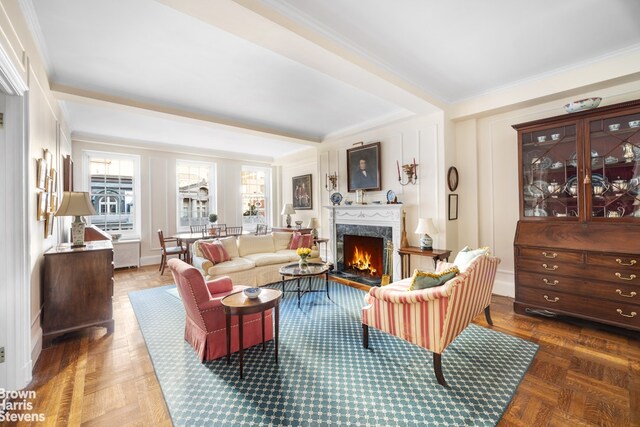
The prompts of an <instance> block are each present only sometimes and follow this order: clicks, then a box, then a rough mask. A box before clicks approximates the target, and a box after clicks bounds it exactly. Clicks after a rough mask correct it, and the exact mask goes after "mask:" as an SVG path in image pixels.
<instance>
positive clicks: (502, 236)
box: [455, 79, 640, 297]
mask: <svg viewBox="0 0 640 427" xmlns="http://www.w3.org/2000/svg"><path fill="white" fill-rule="evenodd" d="M591 96H600V97H602V98H603V101H602V103H601V105H603V106H604V105H610V104H615V103H618V102H623V101H629V100H633V99H638V98H640V79H639V80H637V81H635V82H631V83H625V84H620V85H615V86H610V87H606V88H604V87H603V88H601V89H599V90H597V91H595V92H585V93H582V94H578V95H576V96H571V97H570V98H558V99H556V100H553V101H550V102H544V103H540V104H537V105H533V106H530V107H527V108H520V109H514V110H512V111H508V112H504V113H501V114H495V115H491V116H488V117H483V118H479V119H475V118H474V119H468V120H464V121H460V122H457V123H455V137H456V143H457V153H458V154H457V156H456V159H457V162H456V163H457V165H458V170H459V172H460V188H459V193H460V208H461V212H467V213H469V214H468V215H467V214H464V215H461V216H460V220H459V224H458V225H459V229H458V232H459V238H458V247H461V246H464V245H466V244H469V245H472V246H475V247H477V246H489V247H490V248H491V250H492V251H493V253H494V254H495V255H496V256H498V257H500V258H501V260H502V262H501V264H500V266H499V270H498V275H497V278H496V285H495V287H494V293H496V294H499V295H507V296H511V297H513V296H514V258H513V239H514V236H515V229H516V224H517V222H518V218H519V213H518V197H519V189H518V160H517V159H518V145H517V133H516V131H515V130H514V129H513V128H512V127H511V126H512V125H514V124H517V123H523V122H527V121H531V120H537V119H541V118H546V117H552V116H557V115H562V114H566V113H565V111H564V109H563V105H565V104H566V103H568V102H569V101H572V100H576V99H582V98H587V97H591Z"/></svg>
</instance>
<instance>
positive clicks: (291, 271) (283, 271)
mask: <svg viewBox="0 0 640 427" xmlns="http://www.w3.org/2000/svg"><path fill="white" fill-rule="evenodd" d="M330 269H331V265H329V264H325V263H322V262H310V263H309V264H308V267H306V268H300V266H299V265H298V263H295V264H288V265H285V266H282V267H280V270H279V271H278V272H279V273H280V275H281V276H282V292H297V293H298V308H300V298H301V297H302V295H304V294H305V293H307V292H322V290H321V289H311V278H312V277H314V276H321V275H323V274H324V284H325V286H326V292H327V298H329V300H331V297H330V296H329V270H330ZM285 277H293V278H294V279H295V280H296V281H297V282H298V288H297V289H296V290H294V291H285V290H284V282H285ZM305 277H306V278H308V281H307V288H306V289H302V288H301V287H300V279H303V278H305Z"/></svg>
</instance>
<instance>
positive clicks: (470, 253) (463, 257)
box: [453, 246, 489, 273]
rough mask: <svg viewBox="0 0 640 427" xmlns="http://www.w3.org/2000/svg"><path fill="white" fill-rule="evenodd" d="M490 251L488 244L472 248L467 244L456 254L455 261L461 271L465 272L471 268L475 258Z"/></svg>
mask: <svg viewBox="0 0 640 427" xmlns="http://www.w3.org/2000/svg"><path fill="white" fill-rule="evenodd" d="M488 252H489V247H488V246H484V247H482V248H478V249H471V248H470V247H469V246H465V247H464V248H462V249H461V250H460V252H458V255H456V259H455V260H454V261H453V263H454V264H455V265H457V266H458V268H459V269H460V272H461V273H464V272H465V271H466V270H467V268H469V266H470V265H471V263H472V262H473V260H474V259H476V258H477V257H479V256H480V255H485V254H487V253H488Z"/></svg>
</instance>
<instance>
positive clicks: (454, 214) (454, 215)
mask: <svg viewBox="0 0 640 427" xmlns="http://www.w3.org/2000/svg"><path fill="white" fill-rule="evenodd" d="M456 219H458V195H457V194H449V220H450V221H453V220H456Z"/></svg>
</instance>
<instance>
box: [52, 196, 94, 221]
mask: <svg viewBox="0 0 640 427" xmlns="http://www.w3.org/2000/svg"><path fill="white" fill-rule="evenodd" d="M55 215H56V216H84V215H97V214H96V210H95V209H94V208H93V205H92V204H91V198H90V197H89V193H86V192H82V191H65V192H64V193H63V194H62V203H60V207H59V208H58V210H57V211H56V213H55Z"/></svg>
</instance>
